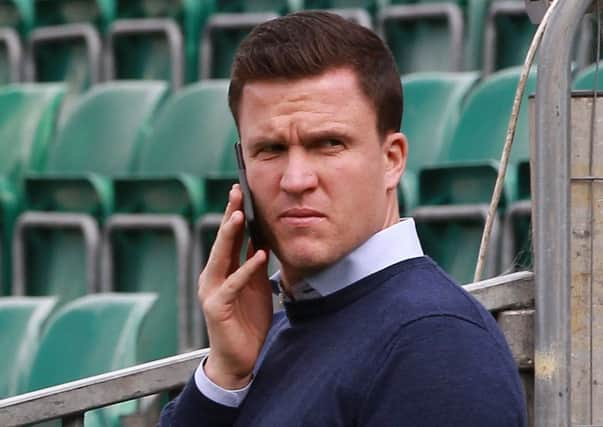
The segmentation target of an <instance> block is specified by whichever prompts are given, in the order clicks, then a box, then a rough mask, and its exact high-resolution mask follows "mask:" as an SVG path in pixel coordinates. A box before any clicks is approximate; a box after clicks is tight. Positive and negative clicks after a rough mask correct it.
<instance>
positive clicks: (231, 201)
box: [220, 184, 243, 227]
mask: <svg viewBox="0 0 603 427" xmlns="http://www.w3.org/2000/svg"><path fill="white" fill-rule="evenodd" d="M242 202H243V193H241V189H240V187H239V184H234V185H233V186H232V188H231V189H230V191H229V192H228V203H227V204H226V209H224V215H223V216H222V221H221V223H220V227H221V226H222V225H224V223H225V222H226V221H228V219H229V218H230V216H231V215H232V213H233V212H234V211H237V210H240V209H241V208H242Z"/></svg>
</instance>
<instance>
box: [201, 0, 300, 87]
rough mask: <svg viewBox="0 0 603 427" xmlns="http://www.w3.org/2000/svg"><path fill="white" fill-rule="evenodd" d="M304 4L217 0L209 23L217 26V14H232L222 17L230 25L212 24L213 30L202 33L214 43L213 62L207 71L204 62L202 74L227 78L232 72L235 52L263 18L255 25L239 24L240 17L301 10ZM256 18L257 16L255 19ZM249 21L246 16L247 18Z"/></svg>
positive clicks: (278, 0) (277, 0)
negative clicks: (225, 26)
mask: <svg viewBox="0 0 603 427" xmlns="http://www.w3.org/2000/svg"><path fill="white" fill-rule="evenodd" d="M300 7H301V4H300V2H299V1H296V0H259V1H242V0H239V1H229V0H216V1H215V13H214V14H213V15H212V16H210V17H209V21H208V24H210V25H212V26H213V25H214V24H215V21H214V18H215V15H225V14H227V15H230V16H222V18H224V19H223V21H229V22H230V24H229V26H228V28H224V27H219V26H216V27H212V30H211V31H209V32H208V31H207V27H206V31H205V32H204V33H203V37H205V38H210V40H203V41H202V43H208V44H210V45H211V51H212V54H211V55H210V58H209V60H210V61H211V65H210V66H209V70H204V69H203V67H206V65H204V64H202V65H201V67H200V68H201V71H202V74H205V75H207V76H209V77H210V78H228V77H229V75H230V67H231V65H232V60H233V58H234V53H235V51H236V50H237V48H238V46H239V44H240V43H241V41H242V40H243V39H244V38H245V36H246V35H247V34H249V32H250V31H251V29H252V27H253V25H257V24H259V23H260V22H262V21H263V20H264V18H259V19H258V20H257V21H256V22H255V24H251V25H250V24H249V22H247V23H244V24H242V23H238V26H235V25H234V24H235V23H236V22H238V20H239V19H240V18H244V17H247V18H250V17H252V16H253V15H254V14H255V15H256V17H257V16H259V14H264V15H265V14H272V15H283V14H286V13H288V12H292V11H295V10H298V9H299V8H300ZM254 19H256V18H254ZM245 20H247V19H245Z"/></svg>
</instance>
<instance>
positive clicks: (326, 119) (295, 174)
mask: <svg viewBox="0 0 603 427" xmlns="http://www.w3.org/2000/svg"><path fill="white" fill-rule="evenodd" d="M239 127H240V134H241V143H242V146H243V152H244V157H245V162H246V167H247V179H248V181H249V186H250V189H251V192H252V193H253V196H254V200H255V205H256V209H257V211H258V212H257V214H258V217H259V219H260V221H261V224H262V228H263V230H264V232H265V234H266V237H267V239H268V242H269V244H270V247H271V248H272V250H273V251H274V253H275V254H276V256H277V257H278V258H279V260H280V261H281V265H282V272H283V276H284V279H285V281H286V282H288V283H292V282H295V281H297V280H300V279H302V278H303V277H305V276H307V275H309V274H313V273H315V272H317V271H319V270H321V269H323V268H325V267H327V266H329V265H330V264H332V263H334V262H335V261H337V260H338V259H340V258H341V257H343V256H344V255H346V254H347V253H349V252H350V251H351V250H353V249H354V248H355V247H357V246H358V245H360V244H361V243H363V242H364V241H365V240H367V239H368V238H369V237H370V236H372V235H373V234H374V233H376V232H377V231H379V230H381V229H383V228H385V227H387V226H389V225H391V224H393V223H395V222H396V221H398V205H397V198H396V188H397V184H398V181H399V178H400V175H401V174H402V171H403V169H404V163H405V160H406V140H405V138H404V136H403V135H402V134H400V133H394V132H391V133H389V134H388V135H386V136H385V138H384V140H383V141H382V140H381V139H380V137H379V135H378V132H377V117H376V113H375V111H374V108H373V106H372V104H371V102H370V101H369V100H368V99H367V98H366V96H365V95H364V94H363V93H362V91H361V89H360V87H359V84H358V82H357V79H356V75H355V73H354V72H353V71H351V70H349V69H346V68H342V69H334V70H331V71H328V72H325V73H323V74H321V75H319V76H316V77H309V78H303V79H298V80H281V81H257V82H252V83H248V84H246V85H245V87H244V89H243V96H242V100H241V105H240V107H239Z"/></svg>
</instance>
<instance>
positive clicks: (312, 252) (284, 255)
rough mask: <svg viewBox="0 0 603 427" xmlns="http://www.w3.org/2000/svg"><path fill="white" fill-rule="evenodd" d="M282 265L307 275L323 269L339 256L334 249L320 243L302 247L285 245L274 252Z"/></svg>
mask: <svg viewBox="0 0 603 427" xmlns="http://www.w3.org/2000/svg"><path fill="white" fill-rule="evenodd" d="M275 253H276V255H277V257H278V259H279V260H280V262H281V263H282V264H283V267H285V268H288V269H291V270H295V271H297V272H299V273H301V276H308V275H311V274H313V273H316V272H318V271H320V270H323V269H325V268H327V267H328V266H330V265H331V264H333V263H334V262H336V261H337V260H338V259H339V258H340V257H339V256H336V255H334V254H335V253H336V251H334V250H331V249H329V248H326V247H323V246H321V245H305V246H303V247H287V248H282V250H280V251H278V253H277V252H275Z"/></svg>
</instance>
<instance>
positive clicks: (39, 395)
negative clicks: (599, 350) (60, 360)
mask: <svg viewBox="0 0 603 427" xmlns="http://www.w3.org/2000/svg"><path fill="white" fill-rule="evenodd" d="M465 289H467V290H468V291H469V292H470V293H471V294H473V296H474V297H475V298H476V299H478V300H479V301H480V302H481V303H482V304H483V305H484V306H485V307H486V308H487V309H488V310H490V311H491V312H492V313H494V314H495V315H497V316H498V318H499V319H503V318H504V319H505V320H504V321H501V322H500V323H499V324H500V325H501V329H502V330H503V333H505V336H506V337H507V340H508V341H509V344H510V346H511V349H520V350H516V351H514V357H515V360H516V361H517V362H518V366H519V367H520V368H521V369H523V370H524V371H525V370H526V369H527V370H528V371H529V370H530V369H531V364H530V361H531V360H533V357H532V355H531V354H530V349H527V350H526V349H525V345H523V346H522V345H520V344H521V343H525V342H530V337H531V336H532V332H533V331H532V329H531V328H525V327H521V326H520V327H519V328H520V329H518V326H517V325H518V324H519V325H522V324H530V323H529V316H531V315H533V314H531V313H530V311H529V310H527V311H526V310H524V311H519V312H518V311H517V310H518V309H522V308H526V307H528V308H529V307H532V306H533V302H534V275H533V274H532V273H529V272H520V273H513V274H510V275H507V276H499V277H496V278H493V279H490V280H484V281H482V282H478V283H474V284H470V285H467V286H466V287H465ZM509 310H511V311H509ZM526 316H527V317H526ZM526 318H527V319H528V321H526ZM518 322H519V323H518ZM208 351H209V349H202V350H197V351H193V352H190V353H186V354H180V355H178V356H174V357H169V358H165V359H161V360H157V361H154V362H150V363H145V364H142V365H138V366H134V367H131V368H126V369H122V370H119V371H115V372H110V373H106V374H102V375H97V376H94V377H90V378H85V379H81V380H78V381H73V382H69V383H65V384H61V385H57V386H54V387H49V388H45V389H42V390H38V391H34V392H31V393H27V394H23V395H20V396H15V397H11V398H8V399H4V400H0V425H1V426H3V427H11V426H19V425H24V424H30V423H36V422H41V421H46V420H51V419H61V420H62V422H63V425H64V426H69V427H74V426H83V420H84V414H85V413H86V411H90V410H93V409H97V408H101V407H104V406H108V405H112V404H115V403H119V402H124V401H128V400H132V399H138V398H141V397H144V396H148V395H152V394H156V393H160V392H164V391H168V390H174V389H178V388H181V387H183V386H184V385H185V384H186V383H187V382H188V381H189V379H190V378H191V375H192V373H193V372H194V370H195V369H196V367H197V366H198V365H199V362H200V360H201V358H202V357H203V356H204V355H205V354H207V352H208ZM526 352H527V353H528V354H526Z"/></svg>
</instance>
